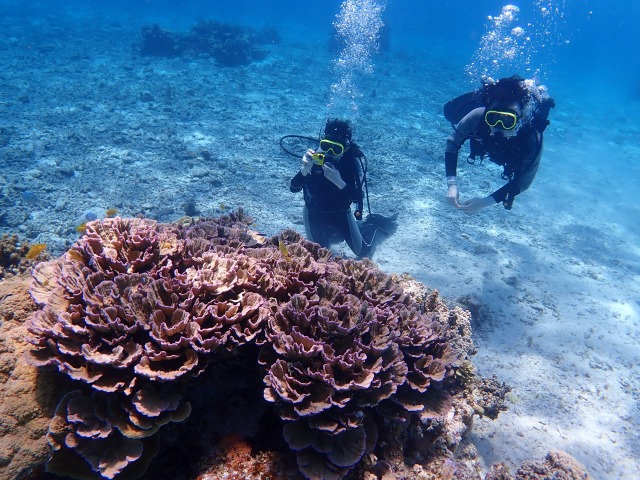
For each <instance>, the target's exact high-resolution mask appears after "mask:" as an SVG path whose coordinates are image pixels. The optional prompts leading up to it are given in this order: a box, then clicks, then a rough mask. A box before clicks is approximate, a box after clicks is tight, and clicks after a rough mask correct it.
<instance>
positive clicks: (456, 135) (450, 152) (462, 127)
mask: <svg viewBox="0 0 640 480" xmlns="http://www.w3.org/2000/svg"><path fill="white" fill-rule="evenodd" d="M483 115H484V108H483V107H479V108H475V109H473V110H471V111H470V112H469V113H468V114H467V115H465V116H464V117H463V118H462V120H460V121H459V122H458V124H457V125H454V126H453V132H451V135H449V138H447V142H446V145H445V149H444V168H445V175H446V177H447V195H446V198H447V202H448V203H450V204H451V205H453V206H454V207H457V208H460V191H459V189H458V180H457V176H456V175H457V173H456V172H457V169H458V152H459V151H460V147H461V146H462V144H463V143H464V142H465V141H466V140H467V139H468V138H471V137H472V136H473V134H474V132H475V131H476V130H477V128H478V123H479V122H480V121H481V120H482V116H483Z"/></svg>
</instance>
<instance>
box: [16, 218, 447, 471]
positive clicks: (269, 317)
mask: <svg viewBox="0 0 640 480" xmlns="http://www.w3.org/2000/svg"><path fill="white" fill-rule="evenodd" d="M246 223H247V222H246V220H245V219H244V218H243V217H242V215H241V214H237V215H235V216H231V217H223V218H221V219H213V220H208V221H203V222H200V223H196V224H194V225H191V226H188V227H180V226H178V225H167V224H159V223H156V222H153V221H150V220H141V219H120V218H115V219H105V220H103V221H102V222H92V223H90V224H88V228H87V234H86V235H85V236H84V237H82V238H81V239H80V240H79V241H78V242H77V243H76V244H75V245H74V246H73V247H72V248H71V250H69V251H68V252H67V253H65V254H64V255H63V256H62V257H60V258H58V259H56V260H54V261H51V262H47V263H42V264H40V265H39V266H38V267H37V268H36V269H35V271H34V283H33V286H32V289H31V294H32V296H33V298H34V299H35V301H36V303H38V305H39V306H40V310H39V311H38V312H36V314H35V315H34V316H33V318H32V319H31V321H30V323H29V332H30V334H31V338H30V342H31V343H32V345H33V348H32V350H31V352H30V355H29V356H30V360H31V362H32V363H34V364H36V365H38V366H47V365H52V366H55V367H57V368H58V370H60V371H61V372H63V373H65V374H67V375H68V376H69V377H71V378H72V379H74V380H76V381H78V382H80V384H81V385H85V387H84V388H81V389H80V390H81V391H80V392H78V393H74V394H73V395H71V396H68V397H65V399H63V401H62V402H61V404H60V406H59V408H58V412H57V415H56V419H55V422H52V433H51V439H52V445H54V448H56V449H58V451H60V452H63V451H64V452H66V454H68V453H69V451H71V452H73V453H75V454H76V456H79V457H81V458H82V459H84V462H85V465H86V464H87V463H88V464H89V466H90V468H91V469H92V470H93V471H95V472H98V473H99V474H100V475H101V476H103V477H106V478H112V477H113V476H115V475H117V474H118V473H119V472H121V471H123V470H125V469H129V470H128V471H130V470H131V469H132V468H133V466H136V464H138V467H139V462H142V460H141V459H143V458H145V455H144V452H143V451H144V448H146V447H145V446H144V445H145V443H143V442H141V441H140V439H141V438H145V439H147V438H151V437H153V436H154V434H155V432H156V431H157V430H158V429H159V428H160V427H161V426H162V425H164V424H166V423H167V422H170V421H182V420H183V419H184V418H186V416H188V414H189V411H190V408H189V406H188V404H187V403H186V402H185V401H184V400H183V398H182V396H181V394H180V392H181V386H183V385H186V384H187V383H191V382H195V381H197V377H198V376H199V375H200V374H201V373H202V372H203V371H204V370H205V369H206V367H207V366H208V365H209V364H210V363H211V362H212V361H216V362H224V361H225V355H228V354H233V352H235V351H237V350H238V349H239V348H243V346H246V345H248V346H250V345H254V346H258V347H260V349H259V355H258V357H257V358H255V361H256V366H257V365H258V364H259V365H260V368H263V369H264V372H265V374H264V385H265V390H264V398H265V399H266V400H267V401H268V402H270V403H272V404H274V405H275V408H276V411H277V412H278V414H279V416H280V418H281V419H282V421H283V425H284V427H283V435H284V439H285V440H286V442H287V443H288V445H289V446H290V448H291V449H292V450H294V451H296V456H297V459H298V465H299V468H300V470H301V472H302V473H303V474H304V475H306V476H307V477H308V478H336V479H338V478H342V477H343V476H344V475H345V474H346V472H348V471H349V470H350V469H351V468H353V467H354V465H356V464H357V463H358V462H359V461H360V460H361V459H362V457H363V455H365V453H367V452H369V451H371V450H372V449H373V448H374V447H375V446H376V442H377V437H378V424H379V422H380V421H381V419H383V420H384V419H385V418H386V419H387V420H388V421H391V420H397V419H400V420H407V419H409V418H410V416H411V415H415V414H421V415H425V414H426V415H430V416H439V415H444V414H445V413H446V412H447V410H448V409H449V408H450V406H451V403H450V401H449V400H448V394H447V392H446V388H445V387H446V381H447V379H448V378H449V377H451V376H452V375H453V368H452V366H453V363H454V362H455V361H456V360H457V353H456V351H455V350H454V349H452V348H451V347H450V345H449V344H448V343H447V338H446V336H445V334H444V332H443V326H442V324H441V323H440V322H438V321H436V320H437V319H436V316H435V315H433V314H425V313H423V312H422V309H421V306H420V305H419V304H418V303H417V302H416V301H414V300H411V298H410V297H409V296H408V295H406V294H405V293H404V292H403V290H402V288H401V287H400V286H399V284H398V282H396V281H394V280H393V279H392V278H391V277H389V276H387V275H385V274H384V273H382V272H380V271H379V270H377V268H375V265H374V264H373V263H371V262H368V261H354V260H342V259H336V258H333V257H332V256H331V254H330V253H329V252H328V251H327V250H325V249H322V248H320V247H319V246H318V245H316V244H313V243H311V242H307V241H305V240H304V239H302V237H301V236H300V235H299V234H297V233H295V232H293V231H291V230H287V231H284V232H282V233H281V234H280V235H279V236H277V237H273V238H271V239H265V238H263V237H261V236H259V235H256V234H255V233H253V232H251V231H250V230H249V229H248V228H247V226H246ZM280 242H283V243H284V244H286V252H287V255H283V252H282V251H281V250H280V249H279V248H278V244H279V243H280ZM256 368H258V367H256ZM82 391H84V393H83V392H82ZM118 438H120V439H128V440H127V441H126V442H125V443H126V445H128V446H129V447H130V452H129V453H130V454H129V453H126V452H125V451H123V450H122V448H121V447H118V448H117V449H116V450H113V449H114V448H116V447H114V446H112V445H116V444H119V442H118V441H115V439H118ZM145 442H146V440H145ZM94 444H95V445H94ZM97 444H100V445H102V446H103V447H100V448H98V447H96V445H97ZM112 450H113V451H112ZM131 452H133V453H131ZM54 457H55V456H54ZM147 457H148V455H147ZM145 461H147V460H145ZM55 463H56V462H55V461H54V462H52V464H55ZM58 463H59V462H58ZM65 473H66V474H69V472H65Z"/></svg>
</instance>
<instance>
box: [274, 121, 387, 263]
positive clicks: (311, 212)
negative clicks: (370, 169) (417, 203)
mask: <svg viewBox="0 0 640 480" xmlns="http://www.w3.org/2000/svg"><path fill="white" fill-rule="evenodd" d="M291 139H295V140H297V141H304V142H307V145H313V147H314V148H308V149H307V151H306V152H305V153H304V154H303V155H302V158H301V166H300V170H299V171H298V173H296V175H295V176H294V177H293V178H292V179H291V184H290V190H291V191H292V192H294V193H295V192H299V191H303V194H304V203H305V206H304V209H303V220H304V225H305V231H306V235H307V238H308V239H309V240H311V241H314V242H316V243H319V244H320V245H322V246H323V247H329V246H330V245H331V244H332V243H336V242H338V241H342V240H344V241H345V242H346V243H347V244H348V245H349V247H350V248H351V250H352V251H353V253H354V254H355V255H356V256H358V257H365V256H368V257H371V256H372V255H373V250H374V248H375V245H376V243H377V242H378V241H379V240H381V238H382V236H384V235H386V236H389V235H391V234H392V233H394V232H395V229H396V219H397V214H396V215H394V216H392V217H388V218H387V217H384V216H382V215H377V214H371V208H370V205H369V192H368V188H367V178H366V173H367V160H366V156H365V155H364V153H363V152H362V150H361V149H360V147H359V146H358V145H357V144H356V143H355V142H353V141H352V129H351V125H350V124H349V122H347V121H344V120H339V119H330V120H327V122H326V125H325V128H324V131H323V133H322V135H321V136H320V138H313V137H305V136H302V135H285V136H284V137H282V138H281V139H280V146H281V148H282V149H283V150H284V151H285V152H286V153H288V154H289V155H292V156H296V157H298V158H300V157H299V155H298V154H296V153H294V152H293V151H291V150H290V149H289V148H288V147H287V146H286V145H285V141H289V142H290V141H291ZM316 145H317V146H316ZM365 197H366V200H367V209H368V212H369V215H368V216H367V218H366V219H364V220H363V218H362V211H363V206H364V198H365ZM352 203H355V204H356V210H355V211H354V212H353V213H352V212H351V204H352Z"/></svg>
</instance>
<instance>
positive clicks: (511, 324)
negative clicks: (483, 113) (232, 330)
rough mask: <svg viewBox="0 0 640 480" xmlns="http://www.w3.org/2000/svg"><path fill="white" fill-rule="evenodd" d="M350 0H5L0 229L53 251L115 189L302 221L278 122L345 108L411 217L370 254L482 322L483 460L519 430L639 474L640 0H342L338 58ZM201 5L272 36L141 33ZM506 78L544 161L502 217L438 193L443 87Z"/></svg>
mask: <svg viewBox="0 0 640 480" xmlns="http://www.w3.org/2000/svg"><path fill="white" fill-rule="evenodd" d="M345 3H347V2H342V1H339V0H327V1H321V2H320V1H309V0H307V1H294V0H288V1H262V2H259V1H257V0H253V1H251V0H237V1H234V2H222V1H184V2H178V1H169V0H166V1H155V0H147V1H120V0H118V1H110V2H104V1H97V0H96V1H46V2H45V1H40V2H24V1H17V0H16V1H7V0H0V26H1V28H0V67H1V68H0V80H1V82H0V109H2V111H3V115H2V117H1V119H0V166H1V167H2V168H1V170H0V209H1V210H0V232H1V233H19V234H20V235H21V238H23V239H24V240H28V241H30V242H46V243H47V244H48V245H49V248H50V250H51V252H52V253H53V254H59V253H61V252H62V251H63V250H64V249H66V248H68V246H69V245H70V244H71V243H72V242H73V241H74V240H75V238H77V235H78V234H77V232H76V226H78V225H79V224H81V223H82V222H84V221H86V219H87V218H89V216H91V218H95V217H96V216H97V217H98V218H100V217H103V216H104V212H105V210H106V209H107V208H110V207H115V208H117V209H118V210H119V212H120V214H121V215H123V216H136V215H143V216H148V217H151V218H155V219H158V220H160V221H173V220H175V219H176V218H178V217H180V216H181V215H184V213H185V208H184V207H183V206H184V205H185V204H187V203H189V202H190V201H192V200H193V201H194V202H195V207H194V208H197V210H198V211H200V212H201V213H203V214H210V215H217V214H220V213H223V212H224V211H227V210H228V208H236V207H239V206H243V207H245V208H246V209H247V210H248V211H249V213H250V214H251V215H252V216H255V217H256V220H257V225H258V226H259V228H261V229H262V230H263V231H264V232H265V233H268V234H272V233H276V232H277V231H278V230H279V229H281V228H287V227H293V228H296V229H298V230H300V231H303V228H302V225H301V220H300V207H301V203H300V202H301V199H300V198H296V199H294V198H293V197H292V196H291V194H290V193H289V191H288V186H287V182H288V179H289V177H290V176H292V175H293V174H294V173H295V171H296V168H297V164H296V163H295V161H294V160H291V159H290V158H287V157H286V156H285V155H283V154H282V153H281V152H280V150H279V147H278V140H279V138H280V137H281V136H283V135H286V134H291V133H297V134H303V135H314V134H317V132H318V131H319V129H320V127H321V125H322V123H323V121H324V119H325V118H326V116H328V115H347V116H350V117H351V118H352V120H353V122H354V124H355V127H356V135H357V139H358V142H359V143H361V144H362V145H363V148H364V149H365V151H366V152H367V154H368V155H369V156H370V158H371V171H370V182H371V185H370V187H371V196H372V206H373V208H374V210H376V211H381V212H383V213H388V212H400V220H401V222H402V224H401V227H400V229H399V232H398V233H397V234H396V236H395V237H391V238H390V239H389V240H388V241H387V242H386V243H385V244H383V246H382V247H381V248H380V250H379V252H378V254H377V256H376V258H374V260H376V261H378V262H379V263H380V265H381V268H383V269H385V270H389V271H394V272H398V273H400V272H404V271H407V272H409V273H410V274H412V275H413V276H415V277H416V278H417V279H419V280H420V281H423V282H424V283H425V284H426V285H427V286H429V287H431V288H438V289H439V290H440V291H441V293H442V294H443V295H444V296H445V297H447V298H450V299H451V300H452V301H453V300H455V299H459V298H461V297H465V296H469V295H475V297H474V298H478V299H479V300H478V301H479V302H480V303H481V304H482V305H483V307H484V309H485V310H484V311H486V312H490V313H491V315H489V314H487V318H488V317H490V316H492V318H493V321H489V320H487V323H486V324H485V325H483V326H482V325H481V326H480V328H479V331H480V333H481V335H480V336H479V337H478V345H479V347H480V352H479V354H478V359H477V363H478V365H479V368H480V370H481V373H482V374H484V375H487V376H491V375H492V374H494V373H495V374H497V375H498V376H499V377H500V378H503V379H504V380H505V381H507V382H508V383H509V382H511V383H513V384H515V386H516V391H518V396H519V397H520V401H519V402H518V400H517V399H515V400H514V402H513V403H514V405H513V406H512V410H513V411H514V412H515V413H516V414H517V415H514V417H508V416H507V417H505V418H506V419H507V420H506V422H507V423H506V424H502V425H501V424H497V426H493V427H492V426H489V425H488V424H487V425H484V424H481V425H479V428H478V432H479V433H477V436H478V438H477V439H476V440H477V441H478V444H479V445H481V446H482V453H483V455H484V456H485V461H486V462H487V464H489V463H492V462H497V461H503V460H509V461H512V462H513V464H516V463H518V462H519V461H522V460H523V459H526V458H530V456H531V457H539V456H540V452H539V451H538V450H535V451H531V452H530V451H524V450H518V448H517V447H518V446H520V445H516V448H511V447H512V446H513V444H512V443H510V442H515V441H517V440H518V438H523V437H533V436H535V435H540V436H541V438H547V439H548V443H549V445H550V446H553V447H554V448H562V449H565V450H567V451H568V452H569V453H571V454H572V455H574V456H575V457H576V458H578V459H579V460H580V461H581V462H583V463H584V464H585V465H586V466H587V468H588V469H589V470H590V471H591V472H593V473H594V475H595V477H596V478H599V479H607V478H608V479H617V478H634V476H635V477H640V466H639V465H638V461H637V458H636V457H635V455H637V452H638V451H640V440H639V437H638V433H637V432H638V425H639V423H640V420H639V419H640V393H639V387H638V385H639V383H640V382H639V380H640V373H639V372H638V367H637V365H638V360H639V357H638V355H639V354H638V346H639V345H640V339H639V338H638V331H639V330H640V324H639V313H638V312H639V310H640V304H639V298H640V243H639V242H640V227H639V223H638V218H639V217H640V208H639V206H638V204H639V202H640V195H639V194H638V188H637V185H638V182H639V181H640V163H639V158H640V147H638V145H637V142H638V138H639V135H640V120H638V119H639V118H640V62H639V61H638V59H637V54H636V50H637V48H638V46H639V45H640V2H636V1H633V0H626V1H619V2H608V1H605V0H589V1H588V0H580V1H577V0H576V1H570V0H546V1H543V0H528V1H526V2H525V1H519V2H515V3H514V4H513V5H515V6H517V7H518V8H517V14H516V15H515V17H514V18H512V17H509V16H508V15H512V14H513V13H514V10H513V9H507V10H506V11H505V10H504V9H505V7H507V6H508V3H507V2H506V1H493V0H487V1H484V2H470V1H467V0H456V1H435V0H422V1H421V0H387V1H386V2H384V3H383V2H377V1H374V0H369V1H365V0H362V1H358V0H354V1H353V2H352V3H353V4H355V5H356V7H358V6H360V7H362V6H365V7H367V8H368V10H367V9H364V10H361V11H358V10H356V13H357V14H359V15H356V16H357V18H359V19H360V20H361V21H362V23H357V22H356V24H355V25H354V24H350V25H351V27H352V28H356V27H358V28H360V27H362V28H364V29H365V32H363V33H364V36H360V37H357V38H356V39H355V40H354V41H355V42H356V43H358V42H359V43H358V45H360V46H363V47H365V48H363V49H360V50H357V51H356V52H357V55H356V56H355V57H354V56H351V57H347V58H346V61H345V63H346V65H347V66H346V67H345V66H344V65H342V66H341V65H340V64H337V63H336V62H337V60H339V55H340V52H339V51H336V50H331V49H330V48H329V44H330V41H331V38H332V36H333V35H334V32H335V30H334V24H336V23H338V22H339V21H340V12H341V7H342V6H343V5H344V4H345ZM372 5H373V6H379V7H382V6H384V8H383V9H382V13H381V14H380V16H379V17H378V16H377V14H376V12H374V11H373V10H371V8H370V7H371V6H372ZM209 19H211V20H217V21H221V22H229V23H234V24H240V25H244V26H249V27H252V28H255V29H262V28H265V27H269V28H271V29H273V30H275V31H276V32H277V33H278V35H279V36H280V41H279V42H277V43H276V42H274V43H273V44H271V45H268V46H266V47H265V48H266V49H267V55H266V57H265V58H264V59H263V60H261V61H257V62H255V63H252V64H251V65H247V66H241V67H219V66H217V65H215V64H214V62H212V61H211V59H208V58H206V57H201V58H198V57H196V58H187V59H185V58H169V59H167V58H154V57H144V56H142V55H140V43H141V34H140V32H141V29H142V28H144V27H147V26H149V25H152V24H158V25H159V26H161V27H162V28H163V29H166V30H168V31H174V32H186V31H188V30H189V29H190V28H191V27H192V26H193V25H194V24H195V23H197V22H200V21H203V20H209ZM376 20H381V21H382V22H383V23H384V25H385V29H384V30H383V31H382V33H381V38H380V40H381V41H382V46H381V48H380V51H379V52H378V51H376V49H375V48H373V47H374V44H375V43H376V36H375V35H374V33H375V32H367V31H366V29H367V28H371V25H375V24H376V22H375V21H376ZM366 33H370V34H372V35H373V36H369V37H367V35H366ZM513 73H518V74H520V75H522V76H523V77H527V78H529V77H531V76H533V75H534V74H536V75H537V77H538V78H539V79H540V81H541V82H542V83H543V84H544V85H546V86H547V87H548V89H549V93H550V94H551V96H553V97H554V98H555V100H556V103H557V106H556V108H555V109H554V110H553V111H552V113H551V117H550V118H551V122H552V123H551V126H550V127H549V129H548V131H547V132H546V134H545V135H546V140H545V142H546V143H545V150H544V154H543V160H542V166H541V169H540V172H539V173H538V177H537V178H536V180H535V182H534V185H533V186H532V188H531V189H530V190H529V191H527V192H525V193H524V194H522V195H521V196H520V197H518V200H517V202H516V205H515V207H514V210H513V211H512V212H505V211H503V210H502V208H501V207H494V208H493V209H492V210H491V211H488V212H487V213H484V212H483V213H482V214H481V215H477V216H471V217H466V216H461V214H458V213H459V212H454V211H452V210H449V209H448V207H447V205H446V204H445V203H444V201H443V198H444V189H445V186H444V185H443V184H444V165H443V161H442V157H443V150H444V140H445V138H446V136H447V135H448V133H449V131H450V126H449V125H448V124H447V123H446V122H445V121H444V119H443V117H442V105H443V104H444V103H445V102H446V101H448V100H449V99H451V98H452V97H453V96H456V95H458V94H461V93H463V92H465V91H468V90H471V89H473V88H475V87H477V86H478V85H479V84H480V75H481V74H488V75H490V76H493V77H501V76H508V75H511V74H513ZM487 168H488V167H487ZM460 177H461V180H462V182H466V184H464V188H465V189H466V190H464V191H463V193H465V194H467V193H468V195H472V194H477V195H480V194H487V193H488V192H489V191H492V190H491V188H490V187H491V186H493V185H494V183H495V182H496V181H499V174H496V172H495V171H493V172H491V171H490V170H487V169H485V168H484V167H478V168H475V167H473V168H472V167H470V166H464V167H462V168H461V173H460ZM476 177H477V178H479V179H480V180H479V181H478V180H476ZM456 214H458V215H456ZM514 279H516V280H514ZM597 339H599V340H597ZM525 344H526V345H527V346H525ZM531 365H536V368H535V369H533V370H534V371H531V372H530V375H525V374H524V373H522V375H521V377H522V378H521V379H520V382H521V383H518V382H519V379H518V375H517V374H514V373H513V371H514V370H515V371H525V370H526V371H528V370H527V369H529V368H530V366H531ZM607 372H613V373H610V374H607ZM543 378H551V379H552V380H549V381H546V380H543ZM525 379H526V380H525ZM537 382H539V383H537ZM530 385H535V389H537V391H536V392H533V391H531V390H534V388H533V387H531V388H527V387H528V386H530ZM572 389H573V390H572ZM535 399H539V404H536V400H535ZM576 411H577V412H579V414H578V415H577V416H578V417H579V418H578V419H577V420H576V418H575V417H576V413H575V412H576ZM595 415H601V416H602V421H601V422H598V421H597V420H594V418H593V417H594V416H595ZM545 416H553V419H552V420H549V419H547V418H546V417H545ZM545 421H546V423H545ZM536 422H538V423H536ZM532 425H533V427H532ZM540 425H545V427H541V426H540ZM546 425H553V428H551V427H548V429H549V431H547V430H544V433H540V432H541V430H540V429H542V428H547V427H546ZM492 428H493V430H491V429H492ZM509 429H511V430H512V431H514V432H519V433H520V434H522V435H519V436H518V437H514V438H515V439H514V438H512V437H510V436H508V435H506V434H505V433H504V432H506V431H507V430H509ZM551 430H553V432H551ZM586 430H590V431H593V432H594V433H593V435H592V436H589V435H585V434H584V431H586ZM556 432H557V433H556ZM491 439H493V440H491ZM545 441H546V440H545ZM501 442H502V443H501ZM537 445H538V447H539V450H540V449H541V450H542V452H543V453H544V447H545V445H543V442H542V440H540V441H539V442H538V444H537ZM524 446H526V447H531V445H530V444H526V445H523V447H524Z"/></svg>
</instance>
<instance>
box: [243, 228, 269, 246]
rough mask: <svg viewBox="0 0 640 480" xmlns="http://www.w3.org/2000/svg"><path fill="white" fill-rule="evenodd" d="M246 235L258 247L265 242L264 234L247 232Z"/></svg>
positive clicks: (252, 231)
mask: <svg viewBox="0 0 640 480" xmlns="http://www.w3.org/2000/svg"><path fill="white" fill-rule="evenodd" d="M247 234H248V235H249V236H250V237H251V238H253V239H254V240H255V241H256V242H257V243H258V245H264V244H265V243H266V241H267V237H265V236H264V234H262V233H258V232H256V231H255V230H247Z"/></svg>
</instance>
